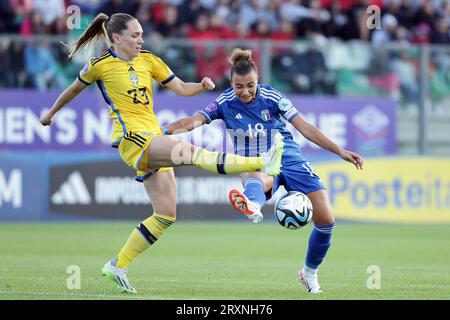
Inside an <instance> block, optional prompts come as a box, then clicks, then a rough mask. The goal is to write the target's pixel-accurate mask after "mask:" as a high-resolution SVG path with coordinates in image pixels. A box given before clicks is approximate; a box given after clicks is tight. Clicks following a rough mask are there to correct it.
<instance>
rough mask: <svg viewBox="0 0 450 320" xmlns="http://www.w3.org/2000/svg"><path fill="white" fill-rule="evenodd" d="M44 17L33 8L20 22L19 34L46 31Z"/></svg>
mask: <svg viewBox="0 0 450 320" xmlns="http://www.w3.org/2000/svg"><path fill="white" fill-rule="evenodd" d="M47 31H48V30H47V28H46V26H45V24H44V17H43V15H42V14H41V12H40V11H39V10H33V11H31V13H29V14H28V16H27V17H26V18H25V19H24V20H23V21H22V23H21V24H20V35H21V36H31V35H36V34H45V33H47Z"/></svg>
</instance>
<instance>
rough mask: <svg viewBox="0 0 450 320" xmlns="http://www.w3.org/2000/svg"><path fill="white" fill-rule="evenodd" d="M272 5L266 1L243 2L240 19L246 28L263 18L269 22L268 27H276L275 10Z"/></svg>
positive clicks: (252, 0)
mask: <svg viewBox="0 0 450 320" xmlns="http://www.w3.org/2000/svg"><path fill="white" fill-rule="evenodd" d="M273 10H274V8H273V7H272V6H270V7H269V6H268V2H267V1H263V0H250V1H248V2H245V3H244V4H243V5H242V7H241V10H240V19H241V21H242V22H243V23H244V25H245V27H246V28H249V29H250V28H252V27H253V26H254V25H255V24H256V23H257V22H258V21H261V20H265V21H267V22H268V23H269V26H270V29H276V28H278V21H277V18H276V11H273Z"/></svg>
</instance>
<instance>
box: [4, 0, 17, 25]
mask: <svg viewBox="0 0 450 320" xmlns="http://www.w3.org/2000/svg"><path fill="white" fill-rule="evenodd" d="M0 17H1V19H0V33H11V32H17V25H16V23H15V21H14V20H15V12H14V9H13V7H12V6H11V5H10V3H9V0H0Z"/></svg>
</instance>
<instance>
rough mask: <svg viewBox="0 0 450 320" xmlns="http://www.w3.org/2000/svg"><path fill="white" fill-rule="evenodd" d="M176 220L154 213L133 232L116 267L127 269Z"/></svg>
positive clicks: (121, 252) (118, 257) (120, 253)
mask: <svg viewBox="0 0 450 320" xmlns="http://www.w3.org/2000/svg"><path fill="white" fill-rule="evenodd" d="M175 220H176V219H175V218H172V217H169V216H166V215H162V214H159V213H156V212H155V213H153V215H152V216H151V217H150V218H148V219H146V220H144V221H142V222H141V224H140V225H139V226H138V227H137V228H136V229H134V230H133V232H131V235H130V237H129V238H128V240H127V242H126V243H125V245H124V246H123V247H122V249H121V250H120V252H119V255H118V256H117V263H116V267H118V268H127V267H128V265H129V264H130V262H131V261H133V260H134V258H136V256H137V255H138V254H140V253H142V252H143V251H145V250H146V249H148V248H149V247H150V246H151V245H152V244H153V243H154V242H155V241H156V240H158V239H159V237H161V235H162V234H163V233H164V231H165V230H166V229H167V228H168V227H170V225H171V224H172V223H174V222H175Z"/></svg>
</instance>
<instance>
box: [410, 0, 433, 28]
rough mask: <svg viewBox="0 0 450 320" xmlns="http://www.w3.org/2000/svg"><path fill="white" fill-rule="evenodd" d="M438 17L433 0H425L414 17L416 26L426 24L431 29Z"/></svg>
mask: <svg viewBox="0 0 450 320" xmlns="http://www.w3.org/2000/svg"><path fill="white" fill-rule="evenodd" d="M437 17H438V16H437V13H436V10H435V9H434V5H433V0H424V2H423V3H422V6H421V7H420V8H419V10H418V11H417V12H416V14H415V16H414V25H415V26H418V25H420V24H422V23H426V24H427V25H428V27H429V28H430V29H431V28H432V27H433V25H434V21H435V20H436V19H437ZM422 28H423V27H422Z"/></svg>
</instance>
